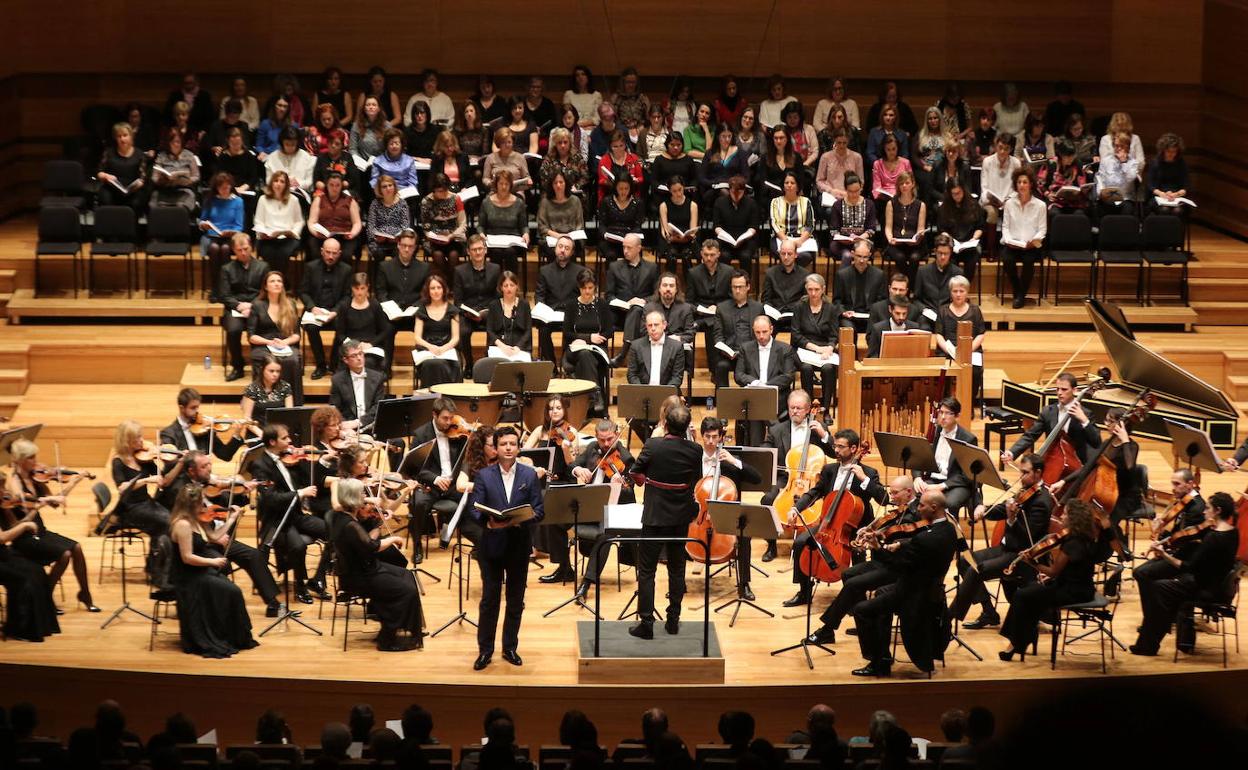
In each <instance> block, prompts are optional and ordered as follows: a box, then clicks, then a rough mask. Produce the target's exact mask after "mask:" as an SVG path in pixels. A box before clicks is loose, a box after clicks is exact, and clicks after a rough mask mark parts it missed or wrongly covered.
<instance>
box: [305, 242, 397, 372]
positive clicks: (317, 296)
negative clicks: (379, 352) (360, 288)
mask: <svg viewBox="0 0 1248 770" xmlns="http://www.w3.org/2000/svg"><path fill="white" fill-rule="evenodd" d="M341 258H342V245H341V244H339V243H338V240H337V239H335V238H326V239H325V241H324V242H323V243H322V244H321V258H320V259H318V260H314V261H309V262H307V263H306V264H305V265H304V267H303V284H302V285H301V286H300V288H299V299H300V300H302V302H303V312H305V313H312V314H313V315H315V316H317V317H318V318H319V319H321V320H320V323H314V324H313V323H305V324H303V330H304V331H305V332H307V334H308V345H309V346H310V347H311V348H312V358H313V360H315V361H316V369H314V370H313V371H312V379H314V380H319V379H321V378H322V377H324V376H325V372H326V365H325V343H324V342H322V341H321V330H322V329H326V328H332V325H333V320H334V318H335V317H337V315H338V304H339V303H340V302H342V301H343V300H346V299H348V298H350V296H351V266H350V265H348V264H347V263H345V262H342V261H340V260H341ZM327 324H328V325H329V326H326V325H327ZM378 342H381V340H378Z"/></svg>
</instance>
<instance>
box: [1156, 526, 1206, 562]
mask: <svg viewBox="0 0 1248 770" xmlns="http://www.w3.org/2000/svg"><path fill="white" fill-rule="evenodd" d="M1215 524H1217V522H1216V521H1214V520H1213V519H1205V520H1204V521H1202V522H1200V523H1199V524H1197V525H1195V526H1193V527H1184V528H1183V529H1180V530H1177V531H1175V532H1172V533H1170V535H1169V536H1168V537H1164V538H1162V539H1161V540H1158V541H1157V547H1158V548H1161V549H1162V550H1164V551H1165V552H1166V553H1170V554H1173V553H1174V547H1175V546H1177V545H1178V544H1179V543H1182V542H1184V541H1187V540H1191V539H1193V538H1196V537H1200V536H1201V535H1203V534H1204V533H1206V532H1208V531H1209V530H1211V529H1213V527H1214V525H1215Z"/></svg>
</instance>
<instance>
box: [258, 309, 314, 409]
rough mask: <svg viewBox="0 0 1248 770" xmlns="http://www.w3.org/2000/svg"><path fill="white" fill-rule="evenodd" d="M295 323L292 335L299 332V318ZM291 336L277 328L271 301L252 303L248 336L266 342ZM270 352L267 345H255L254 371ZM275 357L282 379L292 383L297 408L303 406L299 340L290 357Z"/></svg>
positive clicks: (292, 348) (301, 360)
mask: <svg viewBox="0 0 1248 770" xmlns="http://www.w3.org/2000/svg"><path fill="white" fill-rule="evenodd" d="M295 321H296V323H295V329H294V331H293V332H291V333H290V334H294V333H295V332H298V331H299V325H298V321H299V318H298V317H297V316H296V318H295ZM290 334H287V333H286V332H283V331H282V330H281V329H279V328H277V323H276V322H275V321H274V320H273V318H272V316H270V315H269V301H268V300H267V299H258V300H256V301H255V302H253V303H252V305H251V314H250V315H248V316H247V336H249V337H250V336H251V335H257V336H260V337H263V338H265V339H266V340H276V339H284V338H285V337H288V336H290ZM269 352H270V351H269V349H268V347H267V346H265V345H253V346H252V347H251V367H252V370H253V371H254V370H255V369H256V368H257V367H258V366H260V361H261V359H263V358H264V356H265V354H266V353H269ZM274 357H275V358H277V361H278V363H280V364H281V365H282V379H283V380H285V381H286V382H289V383H290V386H291V392H292V395H293V396H294V398H295V406H303V358H302V357H301V356H300V355H299V342H298V340H296V341H295V343H294V344H293V345H291V346H290V355H288V356H274Z"/></svg>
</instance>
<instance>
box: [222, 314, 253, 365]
mask: <svg viewBox="0 0 1248 770" xmlns="http://www.w3.org/2000/svg"><path fill="white" fill-rule="evenodd" d="M221 328H222V329H224V330H225V349H226V350H227V351H228V352H229V356H230V368H231V369H242V368H243V332H245V331H247V319H246V318H235V317H234V316H233V315H231V314H230V311H228V310H227V311H226V313H225V315H223V316H221Z"/></svg>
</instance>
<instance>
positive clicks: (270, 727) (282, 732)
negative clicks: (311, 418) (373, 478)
mask: <svg viewBox="0 0 1248 770" xmlns="http://www.w3.org/2000/svg"><path fill="white" fill-rule="evenodd" d="M269 427H272V426H269ZM265 432H266V434H267V432H268V428H265ZM288 740H290V727H289V726H288V725H287V724H286V717H285V716H283V715H282V712H280V711H277V710H276V709H269V710H268V711H265V712H264V713H263V714H261V715H260V718H259V719H258V720H256V743H266V744H273V743H286V742H287V741H288Z"/></svg>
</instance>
